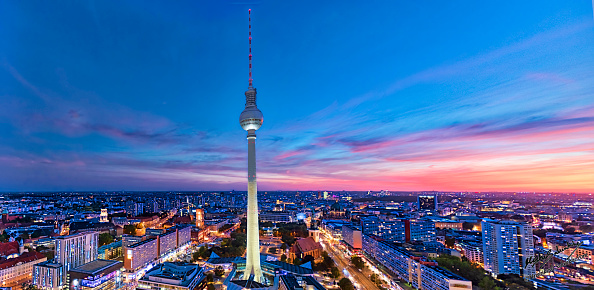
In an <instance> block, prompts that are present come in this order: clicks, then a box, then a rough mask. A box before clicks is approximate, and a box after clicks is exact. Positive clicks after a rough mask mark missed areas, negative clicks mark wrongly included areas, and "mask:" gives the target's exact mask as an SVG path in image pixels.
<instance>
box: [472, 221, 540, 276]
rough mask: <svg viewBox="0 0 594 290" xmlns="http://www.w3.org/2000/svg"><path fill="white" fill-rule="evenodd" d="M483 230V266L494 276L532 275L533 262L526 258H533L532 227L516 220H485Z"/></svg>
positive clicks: (533, 270)
mask: <svg viewBox="0 0 594 290" xmlns="http://www.w3.org/2000/svg"><path fill="white" fill-rule="evenodd" d="M481 226H482V232H483V262H484V268H485V270H487V271H488V272H490V273H491V274H492V275H493V276H497V275H499V274H518V275H520V276H523V277H524V278H528V277H529V276H531V275H532V274H534V272H535V269H534V265H533V264H532V265H527V264H526V260H527V259H529V258H531V257H534V244H533V240H532V226H530V225H529V224H527V223H522V222H515V221H497V220H491V219H488V220H485V221H483V222H482V223H481Z"/></svg>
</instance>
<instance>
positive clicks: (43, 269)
mask: <svg viewBox="0 0 594 290" xmlns="http://www.w3.org/2000/svg"><path fill="white" fill-rule="evenodd" d="M65 276H66V273H65V272H64V267H63V266H62V264H60V263H55V262H52V261H45V262H42V263H39V264H36V265H35V266H34V267H33V285H35V286H36V287H37V288H39V289H43V290H60V289H62V288H63V287H64V285H66V278H64V279H62V277H65Z"/></svg>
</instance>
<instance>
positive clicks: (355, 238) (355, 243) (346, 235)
mask: <svg viewBox="0 0 594 290" xmlns="http://www.w3.org/2000/svg"><path fill="white" fill-rule="evenodd" d="M361 238H362V232H361V229H359V228H356V227H354V226H352V225H343V226H342V239H343V240H344V241H345V242H346V243H347V244H348V245H349V247H351V248H352V249H353V250H355V251H358V250H361V246H362V240H361Z"/></svg>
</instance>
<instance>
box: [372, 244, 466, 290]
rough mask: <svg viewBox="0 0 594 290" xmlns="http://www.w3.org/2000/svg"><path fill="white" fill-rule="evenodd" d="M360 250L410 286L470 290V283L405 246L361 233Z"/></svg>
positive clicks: (428, 289)
mask: <svg viewBox="0 0 594 290" xmlns="http://www.w3.org/2000/svg"><path fill="white" fill-rule="evenodd" d="M362 247H363V251H364V252H365V253H366V254H367V255H368V256H370V257H372V258H373V259H375V260H376V261H377V262H378V263H380V264H381V265H382V266H383V267H385V268H386V269H387V270H388V271H389V272H390V273H391V274H392V275H395V276H398V277H399V278H401V279H403V280H404V281H406V282H407V283H410V284H411V285H412V286H413V287H414V288H417V289H423V290H426V289H427V290H462V289H468V290H471V289H472V282H471V281H468V280H466V279H464V278H462V277H460V276H458V275H456V274H454V273H451V272H449V271H447V270H445V269H443V268H441V267H439V266H438V265H437V263H436V262H433V261H427V260H426V259H425V258H424V257H419V256H415V255H413V254H412V253H410V252H408V251H407V250H406V249H405V248H402V247H399V246H397V245H395V244H394V243H392V242H388V241H382V240H380V239H379V238H377V237H373V236H369V235H363V245H362Z"/></svg>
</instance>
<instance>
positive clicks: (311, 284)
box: [278, 274, 326, 290]
mask: <svg viewBox="0 0 594 290" xmlns="http://www.w3.org/2000/svg"><path fill="white" fill-rule="evenodd" d="M278 289H280V290H303V289H308V290H309V289H311V290H325V289H326V288H324V286H322V284H320V282H318V281H316V279H314V277H311V276H295V275H291V274H288V275H281V276H280V279H279V287H278Z"/></svg>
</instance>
